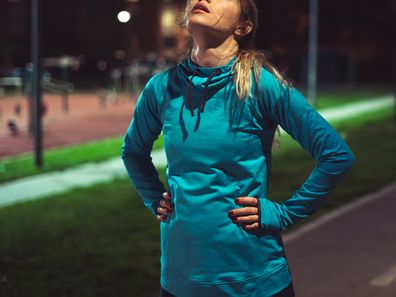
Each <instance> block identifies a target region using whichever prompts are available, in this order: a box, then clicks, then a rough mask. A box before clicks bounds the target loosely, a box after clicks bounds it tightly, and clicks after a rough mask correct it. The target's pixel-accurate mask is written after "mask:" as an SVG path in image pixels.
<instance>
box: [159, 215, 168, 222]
mask: <svg viewBox="0 0 396 297" xmlns="http://www.w3.org/2000/svg"><path fill="white" fill-rule="evenodd" d="M157 220H159V221H166V220H167V217H164V216H162V215H157Z"/></svg>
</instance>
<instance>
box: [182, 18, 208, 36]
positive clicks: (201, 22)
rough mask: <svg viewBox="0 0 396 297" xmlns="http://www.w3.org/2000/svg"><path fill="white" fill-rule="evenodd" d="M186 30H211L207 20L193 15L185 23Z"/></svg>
mask: <svg viewBox="0 0 396 297" xmlns="http://www.w3.org/2000/svg"><path fill="white" fill-rule="evenodd" d="M186 25H187V30H188V31H189V32H190V31H193V30H196V29H199V28H206V29H208V28H212V26H211V25H210V24H209V22H208V20H207V18H205V17H203V16H201V15H193V16H190V17H189V19H188V21H187V24H186Z"/></svg>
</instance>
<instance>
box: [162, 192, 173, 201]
mask: <svg viewBox="0 0 396 297" xmlns="http://www.w3.org/2000/svg"><path fill="white" fill-rule="evenodd" d="M162 197H164V199H167V200H171V199H172V197H171V194H169V193H168V192H164V193H163V194H162Z"/></svg>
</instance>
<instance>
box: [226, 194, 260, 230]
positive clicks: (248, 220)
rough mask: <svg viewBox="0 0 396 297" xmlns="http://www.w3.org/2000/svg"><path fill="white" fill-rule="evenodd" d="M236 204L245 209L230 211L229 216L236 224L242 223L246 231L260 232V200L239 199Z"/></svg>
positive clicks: (253, 198) (250, 198)
mask: <svg viewBox="0 0 396 297" xmlns="http://www.w3.org/2000/svg"><path fill="white" fill-rule="evenodd" d="M235 202H236V203H237V204H239V205H244V206H245V207H242V208H236V209H233V210H230V211H229V212H228V216H229V217H230V218H231V219H232V220H233V222H234V223H241V224H242V228H243V229H244V230H246V231H258V230H259V229H260V213H259V208H258V199H257V198H255V197H238V198H237V199H235Z"/></svg>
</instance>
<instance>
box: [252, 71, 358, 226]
mask: <svg viewBox="0 0 396 297" xmlns="http://www.w3.org/2000/svg"><path fill="white" fill-rule="evenodd" d="M263 77H264V79H263V81H261V85H262V88H263V92H262V96H263V97H262V98H263V100H264V101H263V102H264V105H265V106H266V107H265V109H266V113H267V115H268V116H269V118H270V119H272V121H273V122H274V123H275V124H279V125H280V126H281V127H282V128H283V129H284V130H285V131H286V132H287V133H288V134H289V135H290V136H291V137H292V138H293V139H294V140H296V141H298V142H299V143H300V145H301V146H302V147H303V148H304V149H305V150H306V151H308V152H309V153H310V154H311V156H312V157H313V158H315V160H316V161H317V163H316V166H315V168H314V169H313V170H312V172H311V174H310V175H309V177H308V178H307V179H306V180H305V181H304V183H302V185H301V186H300V187H299V188H298V189H297V190H296V191H295V192H294V193H293V195H292V196H291V197H290V198H288V199H287V200H285V201H284V202H283V203H278V202H275V201H272V200H270V199H268V198H266V197H264V198H263V199H259V208H260V223H261V226H262V227H263V228H265V229H272V230H276V231H283V230H285V229H287V228H289V227H290V226H291V225H292V224H294V223H296V222H298V221H300V220H302V219H304V218H306V217H308V216H309V215H311V214H313V213H314V212H316V210H317V209H318V208H319V207H320V206H321V205H322V204H323V202H324V201H325V199H326V198H327V197H328V196H329V194H330V192H331V191H332V190H333V189H334V188H335V187H336V185H337V183H338V182H339V181H340V180H341V178H342V177H343V175H344V174H345V173H346V172H347V171H348V170H349V169H350V168H351V167H352V164H353V163H354V161H355V156H354V154H353V153H352V151H351V150H350V148H349V147H348V145H347V144H346V143H345V141H344V140H343V138H342V137H341V136H340V135H339V134H338V132H337V131H336V130H335V129H334V127H332V126H331V125H330V124H329V123H328V122H327V121H326V120H325V119H324V118H323V117H322V116H321V115H320V114H319V113H318V112H317V111H316V110H315V109H314V108H313V107H312V106H311V105H310V104H309V102H308V101H307V100H306V99H305V97H304V96H303V94H302V93H301V92H299V91H298V90H297V89H295V88H294V87H291V88H289V87H286V86H285V85H281V84H279V83H278V81H277V80H276V78H275V77H274V76H273V75H272V74H269V72H265V74H264V76H263Z"/></svg>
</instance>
